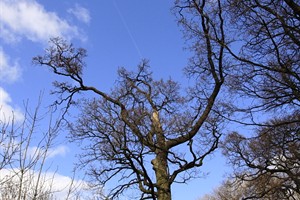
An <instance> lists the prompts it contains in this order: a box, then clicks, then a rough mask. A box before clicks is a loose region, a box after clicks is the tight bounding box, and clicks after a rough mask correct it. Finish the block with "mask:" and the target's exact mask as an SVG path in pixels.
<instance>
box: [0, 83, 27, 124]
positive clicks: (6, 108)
mask: <svg viewBox="0 0 300 200" xmlns="http://www.w3.org/2000/svg"><path fill="white" fill-rule="evenodd" d="M10 104H11V98H10V96H9V94H8V93H7V92H6V91H5V90H4V89H3V88H2V87H0V121H2V122H9V121H11V120H12V119H14V121H15V122H21V121H23V120H24V115H23V114H22V112H21V110H20V109H18V108H13V107H12V106H11V105H10Z"/></svg>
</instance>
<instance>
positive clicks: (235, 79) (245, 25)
mask: <svg viewBox="0 0 300 200" xmlns="http://www.w3.org/2000/svg"><path fill="white" fill-rule="evenodd" d="M227 2H228V4H227V8H228V16H229V19H230V20H231V26H232V32H235V34H234V37H235V39H236V40H238V42H239V44H237V43H236V45H239V46H240V51H235V50H234V45H232V46H228V45H227V46H226V49H227V50H228V51H229V52H230V54H231V55H232V56H233V58H234V59H235V61H236V64H237V67H236V68H235V69H236V73H235V74H234V73H232V74H231V80H232V89H233V90H234V92H237V93H239V94H240V95H242V96H246V97H247V98H249V99H251V100H252V101H253V102H254V103H252V105H250V104H248V110H250V111H252V112H253V111H256V112H257V111H258V112H260V111H274V110H278V109H280V112H281V111H282V109H285V110H286V111H287V112H288V111H289V110H291V111H292V112H293V110H295V109H296V110H298V109H299V105H300V104H299V101H300V96H299V94H300V76H299V74H300V67H299V66H300V52H299V49H300V39H299V38H300V28H299V27H300V9H299V8H300V4H299V1H290V0H275V1H271V0H255V1H240V0H232V1H231V0H230V1H227Z"/></svg>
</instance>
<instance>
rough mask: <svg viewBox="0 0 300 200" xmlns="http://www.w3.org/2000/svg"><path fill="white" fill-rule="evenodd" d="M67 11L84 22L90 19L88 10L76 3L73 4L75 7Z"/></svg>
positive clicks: (87, 22) (88, 21)
mask: <svg viewBox="0 0 300 200" xmlns="http://www.w3.org/2000/svg"><path fill="white" fill-rule="evenodd" d="M68 13H70V14H73V15H74V16H75V17H76V18H77V19H78V20H79V21H82V22H84V23H86V24H89V23H90V21H91V16H90V12H89V10H88V9H86V8H84V7H82V6H80V5H78V4H75V7H73V8H70V9H68Z"/></svg>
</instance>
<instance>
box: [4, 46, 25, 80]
mask: <svg viewBox="0 0 300 200" xmlns="http://www.w3.org/2000/svg"><path fill="white" fill-rule="evenodd" d="M20 76H21V69H20V66H19V64H18V62H16V61H15V62H13V63H11V62H10V58H9V56H8V55H6V54H5V53H4V51H3V49H2V48H1V47H0V81H3V82H14V81H16V80H17V79H18V78H20Z"/></svg>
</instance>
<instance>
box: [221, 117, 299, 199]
mask: <svg viewBox="0 0 300 200" xmlns="http://www.w3.org/2000/svg"><path fill="white" fill-rule="evenodd" d="M291 120H297V122H294V123H291ZM269 123H270V126H265V127H261V128H260V129H258V131H257V135H256V137H253V138H249V139H247V138H245V137H243V136H241V135H239V134H237V133H232V134H230V135H228V137H227V139H226V141H225V142H224V144H225V150H224V151H225V155H226V156H227V157H228V159H229V160H230V162H231V163H232V164H233V165H234V167H235V170H234V171H235V174H234V177H235V178H236V179H237V180H238V181H241V182H249V183H246V184H248V185H251V187H250V188H251V190H252V192H251V193H250V194H249V196H246V197H245V198H244V199H251V198H252V199H253V198H256V199H257V198H262V199H297V197H299V196H300V178H299V177H300V157H299V155H300V154H299V153H300V152H299V149H300V129H299V127H300V123H299V115H298V114H295V115H292V116H289V117H284V118H279V119H274V120H272V121H270V122H269Z"/></svg>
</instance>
